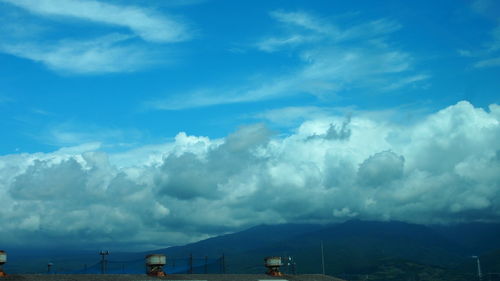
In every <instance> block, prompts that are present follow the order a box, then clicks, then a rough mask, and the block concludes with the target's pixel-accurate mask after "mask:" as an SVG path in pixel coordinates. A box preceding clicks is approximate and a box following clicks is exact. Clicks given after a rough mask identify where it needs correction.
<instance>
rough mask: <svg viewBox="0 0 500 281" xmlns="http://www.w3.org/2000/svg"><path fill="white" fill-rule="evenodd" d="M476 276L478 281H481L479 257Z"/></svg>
mask: <svg viewBox="0 0 500 281" xmlns="http://www.w3.org/2000/svg"><path fill="white" fill-rule="evenodd" d="M477 276H478V277H479V281H481V279H482V277H483V275H482V274H481V263H480V262H479V257H477Z"/></svg>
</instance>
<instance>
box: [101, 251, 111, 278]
mask: <svg viewBox="0 0 500 281" xmlns="http://www.w3.org/2000/svg"><path fill="white" fill-rule="evenodd" d="M99 255H101V274H104V273H106V265H107V261H106V256H107V255H109V251H101V252H100V253H99Z"/></svg>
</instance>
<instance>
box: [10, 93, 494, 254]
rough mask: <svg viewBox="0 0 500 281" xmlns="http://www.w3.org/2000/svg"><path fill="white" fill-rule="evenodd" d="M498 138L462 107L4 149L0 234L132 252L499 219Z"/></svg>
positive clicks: (489, 119)
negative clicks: (125, 144)
mask: <svg viewBox="0 0 500 281" xmlns="http://www.w3.org/2000/svg"><path fill="white" fill-rule="evenodd" d="M342 128H344V129H342ZM332 131H335V132H336V133H335V136H334V137H328V136H329V135H331V134H333V133H332ZM342 131H343V132H344V133H342ZM339 132H340V133H339ZM347 132H349V133H347ZM311 136H316V137H312V138H311ZM319 136H322V137H319ZM499 138H500V106H498V105H491V106H490V107H489V109H488V110H484V109H482V108H477V107H474V106H473V105H471V104H470V103H468V102H465V101H463V102H459V103H457V104H455V105H453V106H450V107H447V108H444V109H442V110H440V111H438V112H436V113H433V114H430V115H428V116H426V117H425V118H423V119H421V120H420V121H418V122H415V123H414V124H412V125H407V126H403V125H401V124H394V123H391V122H389V121H388V120H386V119H381V118H373V117H370V118H369V117H365V116H364V115H362V114H361V115H354V116H352V117H351V118H350V119H348V120H346V119H345V118H344V117H342V116H338V115H319V116H317V117H316V118H314V119H310V120H306V121H304V122H303V123H302V124H301V125H300V126H298V127H297V128H296V130H295V131H294V133H292V134H290V135H288V136H278V135H276V134H274V133H273V132H271V131H270V130H269V129H267V128H266V127H265V126H264V125H262V124H256V125H251V126H246V127H242V128H240V129H239V130H237V131H236V132H234V133H232V134H230V135H229V136H227V137H225V138H222V139H209V138H207V137H197V136H188V135H187V134H185V133H180V134H179V135H178V136H177V137H176V138H175V141H173V142H171V143H167V144H164V145H158V146H154V147H144V149H135V150H132V151H129V152H121V153H119V154H113V153H105V152H99V151H96V150H98V146H95V145H84V146H81V147H79V148H75V149H67V148H65V149H61V150H58V151H55V152H52V153H34V154H12V155H4V156H1V157H0V178H1V181H0V206H2V212H0V223H1V224H2V228H1V229H0V239H1V240H2V241H4V242H6V243H11V244H13V245H16V244H17V245H24V244H25V243H26V242H25V241H27V240H29V241H34V242H33V243H35V244H36V243H40V244H41V245H51V244H52V245H55V244H59V245H70V244H71V243H72V241H74V240H75V239H76V238H77V239H78V241H79V243H80V242H81V243H82V244H85V243H87V244H89V245H94V246H95V245H107V246H108V247H116V248H119V247H123V246H124V245H127V246H132V247H135V248H137V249H139V248H141V247H146V248H148V247H149V248H154V247H163V246H168V245H171V244H179V243H185V242H189V241H193V240H197V239H201V238H206V237H208V236H211V235H216V234H221V233H225V232H229V231H234V230H238V229H241V228H243V227H248V226H251V225H255V224H260V223H285V222H316V223H331V222H340V221H344V220H347V219H352V218H360V219H370V220H388V219H395V220H402V221H407V222H415V223H452V222H472V221H494V222H500V203H499V202H500V200H499V199H500V173H499V171H500V143H499V142H498V139H499ZM127 153H129V154H130V155H128V156H127V155H126V154H127ZM141 155H142V156H141ZM131 158H133V159H135V161H131V160H130V159H131ZM110 245H112V246H110Z"/></svg>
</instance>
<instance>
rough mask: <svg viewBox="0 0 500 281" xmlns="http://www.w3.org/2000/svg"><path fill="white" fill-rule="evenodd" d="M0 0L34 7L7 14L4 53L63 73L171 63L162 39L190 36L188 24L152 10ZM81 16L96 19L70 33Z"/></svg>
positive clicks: (75, 1) (76, 0)
mask: <svg viewBox="0 0 500 281" xmlns="http://www.w3.org/2000/svg"><path fill="white" fill-rule="evenodd" d="M0 1H3V2H6V3H9V4H12V5H14V6H17V7H19V8H22V9H24V10H26V11H28V12H30V14H26V13H19V12H15V13H14V12H11V13H7V15H6V19H5V20H3V25H2V27H1V28H0V33H1V34H0V35H1V36H0V37H1V38H2V39H1V40H0V52H3V53H7V54H11V55H14V56H18V57H21V58H26V59H30V60H33V61H35V62H40V63H42V64H44V65H45V66H47V67H48V68H49V69H51V70H54V71H56V72H59V73H60V74H68V73H73V74H98V73H113V72H131V71H137V70H140V69H143V68H145V67H148V66H151V65H153V64H158V63H165V62H168V61H167V59H166V57H167V54H166V49H165V44H162V45H159V44H158V43H175V42H179V41H184V40H187V39H189V37H190V35H189V31H188V30H187V28H186V26H185V25H184V24H183V23H181V22H180V21H179V20H174V19H173V18H169V17H168V16H166V15H164V14H160V13H159V12H157V11H155V10H153V9H147V8H142V7H134V6H123V5H115V4H109V3H104V2H99V1H83V0H68V1H62V2H61V1H55V0H41V1H31V0H21V1H12V0H0ZM78 20H81V21H89V22H92V23H93V24H92V25H90V27H88V28H86V29H85V30H83V31H82V30H79V31H77V32H74V31H72V32H71V33H68V30H67V28H68V27H78V25H79V24H81V22H79V21H78ZM41 26H43V27H41ZM127 29H128V30H127ZM96 34H99V35H96ZM141 39H142V40H141Z"/></svg>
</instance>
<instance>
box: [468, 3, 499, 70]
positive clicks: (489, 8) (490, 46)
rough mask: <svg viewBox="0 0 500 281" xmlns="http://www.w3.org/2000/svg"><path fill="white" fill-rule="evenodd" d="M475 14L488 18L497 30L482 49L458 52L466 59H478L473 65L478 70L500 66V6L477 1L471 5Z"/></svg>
mask: <svg viewBox="0 0 500 281" xmlns="http://www.w3.org/2000/svg"><path fill="white" fill-rule="evenodd" d="M471 8H472V10H473V11H474V12H476V13H478V14H480V15H481V16H483V17H485V18H488V19H490V20H492V21H493V23H496V26H495V28H493V29H492V30H491V32H490V39H489V40H487V41H486V42H483V43H482V44H481V46H483V47H482V48H477V49H475V50H458V53H459V54H460V55H461V56H464V57H472V58H474V59H476V62H475V63H474V64H473V66H474V67H476V68H487V67H497V66H500V52H499V51H500V13H499V12H498V11H500V4H499V2H498V1H492V0H475V1H473V2H472V3H471Z"/></svg>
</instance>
